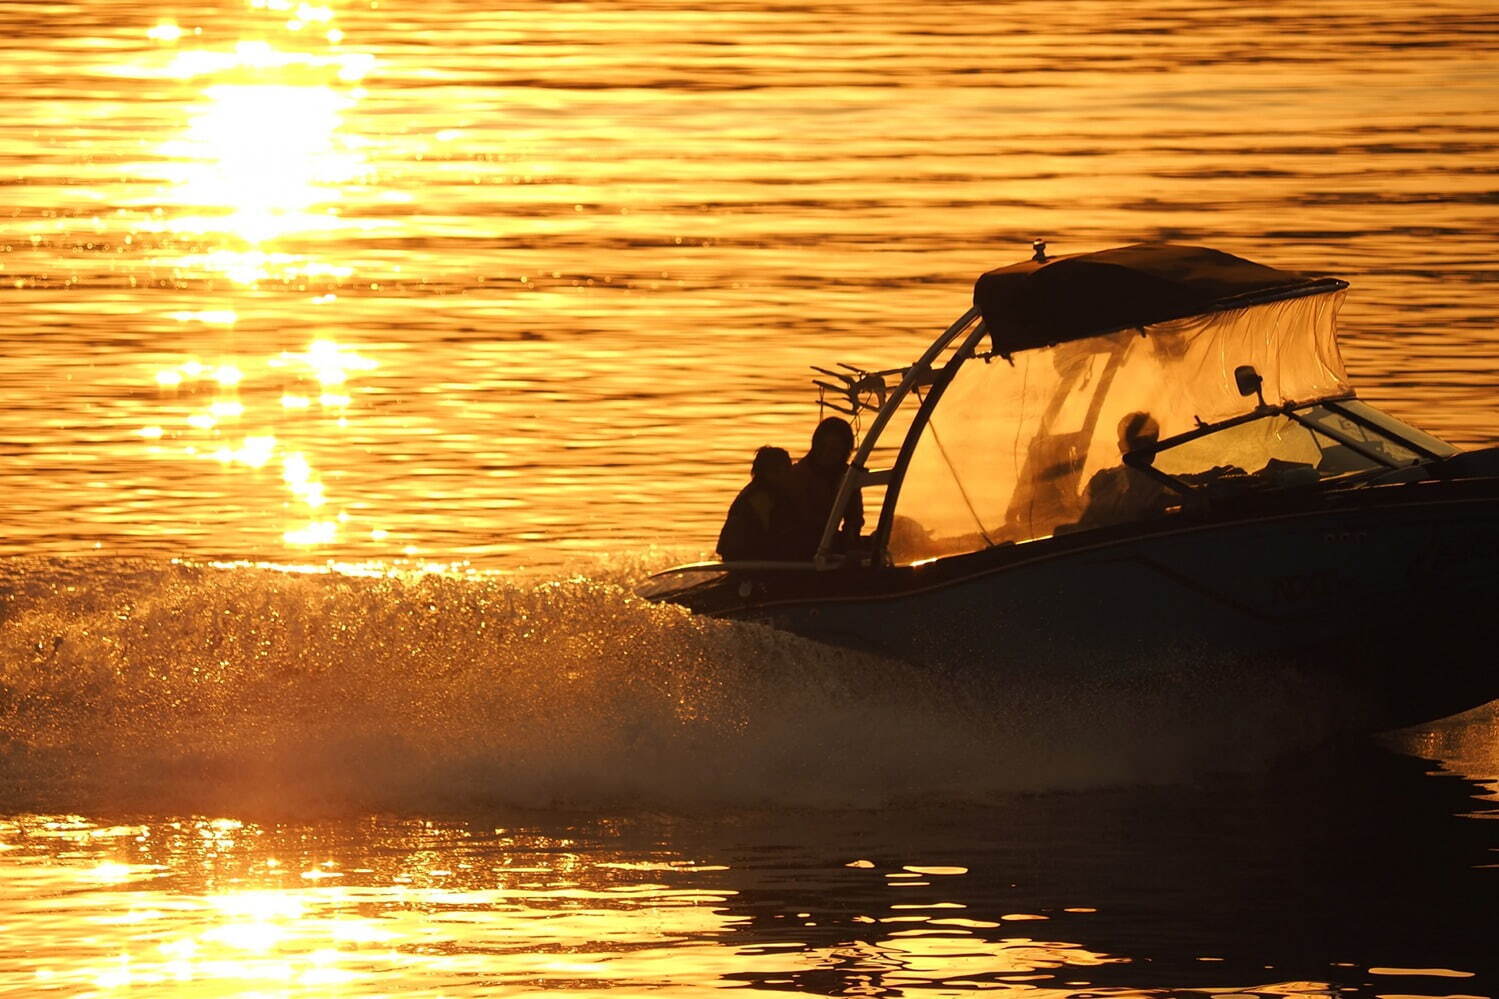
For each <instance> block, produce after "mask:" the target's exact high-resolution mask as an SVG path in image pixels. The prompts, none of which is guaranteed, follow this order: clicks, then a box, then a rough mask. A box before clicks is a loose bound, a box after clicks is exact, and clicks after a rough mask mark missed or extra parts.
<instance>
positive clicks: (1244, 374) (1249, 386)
mask: <svg viewBox="0 0 1499 999" xmlns="http://www.w3.org/2000/svg"><path fill="white" fill-rule="evenodd" d="M1234 384H1235V385H1237V386H1238V388H1239V394H1240V395H1242V396H1251V395H1258V394H1259V391H1260V386H1261V385H1263V384H1265V379H1263V378H1261V377H1260V373H1259V372H1258V371H1256V370H1254V365H1252V364H1241V365H1239V366H1238V367H1237V368H1234ZM1260 401H1261V402H1262V403H1263V402H1264V399H1263V398H1261V400H1260Z"/></svg>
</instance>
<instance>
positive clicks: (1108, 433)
mask: <svg viewBox="0 0 1499 999" xmlns="http://www.w3.org/2000/svg"><path fill="white" fill-rule="evenodd" d="M1346 288H1347V284H1346V283H1345V282H1344V281H1341V280H1339V279H1337V278H1332V277H1321V276H1312V275H1307V274H1301V273H1293V272H1287V271H1282V270H1277V269H1274V268H1271V267H1266V266H1263V265H1260V264H1256V263H1252V262H1250V261H1248V260H1244V259H1241V258H1239V257H1235V256H1232V255H1230V254H1227V253H1222V252H1219V251H1216V250H1211V249H1207V248H1203V247H1192V246H1180V245H1172V244H1160V243H1146V244H1138V245H1134V246H1127V247H1122V248H1118V249H1111V250H1105V251H1102V252H1096V253H1085V254H1077V255H1073V256H1061V257H1053V258H1048V257H1047V256H1046V252H1045V246H1044V244H1041V243H1038V244H1037V248H1036V252H1035V255H1034V257H1033V258H1032V259H1030V260H1028V261H1025V262H1023V263H1019V264H1016V265H1013V266H1009V267H1003V268H1000V269H998V270H994V271H991V272H989V273H987V274H984V275H983V276H981V277H980V278H979V279H978V282H977V284H976V286H975V289H974V307H973V308H972V309H971V310H969V311H968V312H967V313H966V314H964V315H963V316H962V317H961V318H960V319H959V320H958V321H957V322H955V323H954V324H953V325H952V326H951V327H949V328H948V329H947V330H945V331H944V332H943V333H942V334H941V335H940V336H938V337H937V338H936V340H934V341H933V342H932V344H931V345H930V346H929V347H928V348H927V350H926V352H925V353H923V354H922V355H921V357H920V358H918V359H917V360H916V362H915V363H913V364H912V365H910V366H909V367H906V368H901V369H895V370H891V371H875V372H868V371H862V370H859V369H856V368H851V367H847V366H844V367H842V368H840V369H838V370H823V369H819V370H820V371H821V377H820V378H819V381H818V384H819V386H820V387H821V389H822V391H823V393H824V396H823V401H824V403H825V404H829V405H832V406H833V408H835V409H838V410H841V411H843V412H844V413H846V414H848V415H849V416H850V418H852V419H855V420H860V421H862V420H864V418H866V417H870V416H872V419H869V420H868V421H867V427H866V429H865V432H864V433H863V436H862V440H861V441H860V443H859V446H858V448H857V450H856V451H855V453H854V455H853V459H852V461H851V463H850V465H849V469H848V471H847V473H846V475H845V477H844V480H843V483H842V488H841V490H840V492H839V494H838V497H837V501H836V503H835V505H834V509H833V512H832V515H831V517H830V518H829V520H828V523H827V525H826V528H825V529H824V531H823V535H822V542H821V547H820V549H819V551H818V552H817V554H816V556H815V558H812V559H810V560H808V561H806V562H731V563H699V564H696V565H691V566H680V567H677V568H675V569H670V570H667V571H666V572H664V573H660V574H658V575H657V576H655V577H653V578H652V579H651V580H650V581H649V582H648V583H647V584H646V585H645V586H644V587H642V589H641V593H642V595H644V596H646V597H647V598H649V599H652V600H657V601H669V602H673V603H677V604H681V605H683V606H685V607H688V608H690V609H692V610H693V611H696V612H698V613H701V614H707V615H712V616H715V617H723V618H733V619H739V620H748V621H757V622H761V623H764V624H768V625H771V626H773V627H776V628H782V629H785V630H788V631H791V632H794V633H796V634H799V635H803V636H806V637H809V638H812V639H815V640H818V641H821V642H827V643H831V644H834V645H840V646H849V647H854V648H859V649H866V650H874V651H878V652H880V653H882V654H884V655H887V656H891V657H896V658H900V659H904V660H907V661H911V662H916V663H923V664H933V665H938V666H942V667H963V668H985V669H989V670H994V671H998V675H1000V676H1003V675H1004V671H1006V670H1009V671H1015V672H1016V673H1017V675H1018V673H1019V672H1022V671H1023V672H1027V673H1028V674H1030V675H1034V674H1036V673H1038V672H1043V673H1045V674H1046V675H1047V676H1048V677H1049V678H1051V679H1054V680H1059V681H1062V682H1073V681H1078V682H1086V681H1087V679H1088V678H1089V677H1090V676H1094V675H1096V674H1097V673H1098V671H1100V670H1108V671H1110V672H1111V673H1112V674H1114V675H1118V674H1120V673H1126V674H1127V673H1130V672H1131V671H1133V672H1135V673H1137V674H1138V675H1139V676H1141V677H1150V676H1152V675H1154V676H1158V677H1168V676H1169V677H1176V678H1180V676H1181V675H1182V674H1181V671H1182V667H1183V664H1191V663H1205V662H1213V663H1230V664H1234V665H1235V667H1236V668H1241V669H1242V668H1249V669H1260V670H1265V669H1269V668H1275V669H1281V670H1291V671H1295V672H1296V673H1298V674H1300V675H1301V676H1303V677H1305V678H1308V679H1309V680H1310V681H1312V682H1314V683H1315V684H1318V685H1320V686H1321V687H1322V688H1324V689H1326V690H1328V691H1330V692H1332V693H1333V695H1334V701H1335V702H1336V703H1337V704H1338V706H1339V708H1338V718H1337V719H1336V720H1335V721H1334V722H1333V724H1335V725H1336V726H1337V727H1339V728H1342V729H1356V730H1376V729H1381V728H1388V727H1395V726H1399V725H1404V724H1410V723H1414V722H1417V721H1421V720H1426V719H1430V718H1435V717H1441V716H1444V715H1447V714H1452V713H1455V712H1458V711H1461V710H1464V709H1467V708H1470V707H1473V706H1476V705H1478V704H1481V703H1484V702H1485V701H1488V700H1490V699H1492V698H1494V697H1496V696H1499V671H1496V669H1495V663H1496V661H1499V657H1496V654H1495V650H1496V644H1499V448H1492V447H1491V448H1487V449H1483V450H1477V451H1466V452H1464V451H1460V450H1459V449H1458V448H1455V447H1453V446H1451V445H1449V444H1447V443H1445V442H1443V441H1441V440H1438V439H1436V438H1435V437H1432V436H1431V435H1429V434H1426V433H1423V432H1422V431H1420V430H1417V429H1415V428H1413V427H1410V426H1407V425H1406V424H1404V423H1402V422H1401V421H1399V420H1397V419H1394V418H1393V417H1391V416H1389V415H1387V414H1385V413H1382V412H1380V411H1379V410H1377V409H1375V408H1373V407H1371V406H1369V405H1367V404H1366V403H1364V402H1362V401H1360V400H1359V399H1358V398H1357V397H1356V395H1355V393H1354V391H1353V388H1352V386H1351V385H1350V384H1349V381H1348V378H1347V374H1346V372H1345V370H1344V366H1343V362H1342V359H1341V356H1340V354H1339V350H1338V345H1337V338H1336V317H1337V313H1338V309H1339V306H1340V305H1341V303H1342V301H1343V298H1344V295H1345V290H1346ZM856 498H862V501H863V503H864V505H865V506H866V507H867V508H869V509H870V510H875V509H877V510H878V516H877V517H871V523H872V529H871V530H869V532H868V533H867V534H866V535H865V536H864V537H862V538H859V539H858V540H857V541H854V542H845V541H844V540H843V538H842V532H840V529H839V525H840V523H841V521H842V515H843V511H844V509H845V508H846V507H847V505H848V504H849V503H850V502H851V501H854V500H855V499H856ZM1167 670H1169V672H1166V671H1167ZM1162 682H1176V681H1175V680H1171V681H1167V680H1164V679H1163V680H1162Z"/></svg>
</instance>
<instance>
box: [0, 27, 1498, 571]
mask: <svg viewBox="0 0 1499 999" xmlns="http://www.w3.org/2000/svg"><path fill="white" fill-rule="evenodd" d="M0 28H3V29H4V37H5V38H6V39H7V41H6V42H4V43H3V44H4V46H5V48H4V55H3V59H4V63H5V65H6V68H7V79H8V86H7V87H6V88H5V92H4V93H3V94H0V135H3V147H0V149H3V152H0V176H3V177H4V178H5V181H6V188H5V189H6V192H7V198H6V203H7V207H8V208H9V213H10V217H9V223H8V225H7V227H6V233H5V236H4V242H3V244H0V251H3V252H0V301H3V304H4V312H3V316H4V318H3V320H0V336H3V337H4V351H3V356H0V385H3V387H4V390H5V395H6V400H7V404H6V406H5V407H4V411H3V413H0V421H3V422H0V439H3V440H4V441H5V449H4V454H3V458H0V460H3V468H0V473H3V474H4V476H5V480H6V481H7V482H8V483H10V484H11V486H12V495H11V497H10V500H9V503H8V516H7V518H6V531H5V533H4V538H3V541H0V546H3V551H5V552H9V553H17V552H39V551H40V552H48V553H59V554H71V553H76V552H79V551H96V550H97V551H99V552H103V553H113V554H121V553H131V552H149V553H152V554H167V555H194V556H204V555H215V556H217V555H235V556H247V557H256V558H270V559H292V560H295V559H304V558H314V559H321V558H325V557H338V558H397V557H403V556H415V557H418V558H421V559H431V560H437V561H444V562H446V561H452V560H458V559H472V560H475V561H478V562H480V563H482V564H486V565H501V566H504V565H537V564H546V565H556V564H559V563H562V562H565V561H566V560H567V559H568V558H569V557H570V553H590V554H592V553H603V552H618V551H621V550H635V549H639V548H641V547H643V546H645V545H647V544H651V543H656V544H666V545H668V546H672V547H676V548H681V549H682V550H684V551H687V552H692V551H697V550H701V549H706V548H709V547H711V542H712V540H713V537H714V535H715V532H716V527H717V522H718V520H719V518H720V516H721V514H722V510H723V509H724V508H725V506H726V502H727V499H728V498H730V497H731V496H732V493H733V491H734V490H735V488H736V487H737V485H739V484H740V483H741V481H742V480H743V478H744V477H745V467H746V462H747V458H748V455H749V454H750V453H751V451H752V450H753V448H754V447H755V446H756V445H758V444H761V443H766V442H777V443H782V444H784V445H787V446H789V447H791V448H793V449H796V448H799V447H800V446H802V445H803V442H804V438H806V436H807V431H808V429H809V427H810V426H811V424H812V423H813V421H814V420H815V418H816V415H817V410H816V405H815V396H814V395H813V390H812V389H811V386H810V384H809V382H808V375H809V371H808V367H807V366H808V365H810V364H814V363H821V364H827V363H829V362H831V361H834V360H847V361H851V362H856V363H861V364H865V365H872V364H879V365H889V364H898V363H902V362H904V361H906V360H908V359H910V358H911V357H913V356H914V355H915V353H917V352H918V351H919V350H920V349H921V347H923V346H924V345H925V343H926V341H927V339H928V338H929V337H930V335H932V333H933V332H934V331H935V330H936V329H937V328H939V327H940V326H941V325H945V323H946V322H947V321H948V320H950V319H951V318H952V317H954V316H955V315H957V314H958V313H960V312H962V311H963V309H964V308H965V307H966V305H967V301H968V294H969V288H970V285H971V282H972V280H973V278H974V277H975V276H976V275H977V274H978V273H979V272H980V271H982V270H984V269H987V268H989V267H993V266H998V265H1001V264H1006V263H1010V262H1013V261H1015V260H1017V259H1021V258H1023V257H1024V256H1026V255H1027V254H1028V245H1029V242H1030V240H1031V239H1032V237H1035V236H1044V237H1047V238H1048V239H1049V240H1050V241H1051V246H1052V249H1053V252H1069V251H1080V250H1087V249H1096V248H1101V247H1105V246H1110V245H1118V244H1121V243H1125V242H1131V241H1138V240H1142V239H1162V238H1169V239H1175V240H1182V241H1190V242H1200V243H1205V244H1208V245H1213V246H1217V247H1221V248H1223V249H1227V250H1230V251H1234V252H1238V253H1241V254H1243V255H1246V256H1249V257H1251V258H1254V259H1258V260H1263V261H1265V262H1267V263H1271V264H1274V265H1279V266H1283V267H1287V268H1304V269H1315V270H1322V271H1327V272H1331V273H1335V274H1338V275H1341V276H1345V277H1347V278H1349V279H1350V280H1352V282H1353V285H1354V291H1353V294H1352V297H1351V299H1350V305H1349V307H1348V309H1347V311H1346V313H1345V329H1346V337H1345V346H1346V352H1347V355H1348V362H1349V365H1350V367H1351V369H1352V371H1353V373H1354V375H1355V378H1356V380H1357V384H1358V386H1359V388H1360V391H1361V392H1362V393H1363V394H1364V395H1365V396H1366V397H1367V398H1369V399H1370V400H1371V401H1374V402H1375V403H1377V404H1384V405H1387V406H1388V407H1389V408H1391V409H1392V410H1394V411H1395V412H1397V413H1398V414H1399V415H1401V416H1403V417H1406V418H1407V419H1409V420H1411V421H1413V422H1415V423H1417V424H1418V425H1421V426H1424V427H1426V428H1428V429H1430V430H1432V431H1434V432H1437V433H1439V434H1445V435H1446V436H1448V437H1450V438H1451V439H1452V440H1454V441H1455V442H1458V443H1462V444H1470V445H1471V444H1477V443H1482V442H1489V441H1492V440H1493V439H1494V438H1495V437H1496V435H1499V416H1496V414H1495V412H1494V408H1493V405H1492V390H1493V387H1494V384H1495V382H1496V376H1499V348H1496V340H1495V337H1494V333H1493V325H1494V319H1495V315H1496V309H1499V306H1496V300H1495V295H1494V288H1495V278H1494V275H1495V271H1494V265H1493V254H1494V250H1495V248H1496V244H1495V236H1496V234H1499V211H1496V208H1495V198H1496V194H1495V189H1494V174H1495V170H1496V168H1499V154H1496V152H1495V142H1494V140H1495V135H1496V130H1499V100H1496V96H1499V68H1496V65H1499V64H1496V60H1495V52H1496V48H1499V26H1496V25H1495V23H1494V19H1493V16H1492V8H1491V5H1489V4H1486V3H1482V2H1471V3H1470V2H1448V3H1439V4H1432V3H1425V2H1423V3H1420V4H1415V3H1410V4H1400V3H1396V4H1383V5H1370V4H1367V3H1350V2H1333V3H1326V4H1319V5H1317V7H1316V8H1315V9H1307V8H1305V6H1304V5H1298V4H1292V3H1283V4H1282V3H1274V4H1261V5H1255V6H1253V7H1248V8H1245V7H1239V6H1229V5H1221V4H1215V3H1180V4H1152V5H1144V6H1142V5H1139V4H1132V3H1110V2H1077V3H1066V4H1056V3H1040V2H1035V3H1031V2H1013V3H931V4H922V5H916V6H912V5H907V4H895V3H880V2H861V3H856V4H852V5H839V6H828V7H821V6H816V5H813V6H804V5H761V4H714V5H711V6H705V5H695V4H689V3H677V2H657V3H555V4H551V3H535V4H532V3H519V4H513V5H509V6H505V7H499V8H496V7H494V6H493V5H491V4H486V3H474V2H459V0H435V2H424V3H421V4H415V3H402V2H395V0H381V2H379V3H375V2H370V0H364V2H359V3H353V2H334V3H329V4H326V5H322V4H315V3H308V4H294V3H290V2H285V0H248V2H245V3H239V2H226V3H223V4H216V5H213V6H211V7H208V8H204V9H197V8H178V7H161V6H153V5H150V4H129V3H122V4H113V3H111V4H105V3H90V2H81V3H72V4H68V3H62V4H31V3H11V4H6V5H5V6H4V7H3V8H0Z"/></svg>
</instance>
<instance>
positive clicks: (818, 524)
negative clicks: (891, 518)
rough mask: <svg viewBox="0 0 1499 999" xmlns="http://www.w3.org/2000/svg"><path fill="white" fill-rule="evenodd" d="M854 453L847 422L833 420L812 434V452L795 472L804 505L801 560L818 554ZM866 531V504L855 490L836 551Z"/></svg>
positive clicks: (852, 433) (802, 512) (837, 536)
mask: <svg viewBox="0 0 1499 999" xmlns="http://www.w3.org/2000/svg"><path fill="white" fill-rule="evenodd" d="M853 453H854V428H853V427H851V426H849V423H848V421H847V420H844V419H840V418H839V417H836V416H830V417H828V418H827V419H825V420H823V421H822V422H821V423H819V424H818V425H817V429H816V430H814V431H813V432H812V446H811V448H810V449H809V450H808V451H807V453H806V454H805V455H803V456H802V458H801V459H800V460H799V461H798V462H797V463H796V465H795V466H794V468H793V469H792V471H793V473H794V483H795V488H796V490H797V493H798V494H799V495H800V497H801V504H802V511H801V514H802V531H803V535H802V539H801V543H800V545H799V555H798V557H800V558H811V557H812V556H814V555H816V554H817V548H818V545H819V544H821V543H822V532H823V528H824V527H826V526H827V522H828V517H829V516H831V514H832V512H833V504H834V503H835V502H836V501H837V499H838V489H839V487H841V486H842V484H843V476H844V473H846V472H847V471H848V458H849V455H851V454H853ZM863 527H864V501H863V499H862V497H861V496H860V495H859V492H858V490H855V491H854V495H853V498H852V499H851V500H850V501H849V504H848V509H847V510H846V511H845V512H844V515H843V523H842V525H841V526H840V528H839V531H838V534H837V535H836V544H837V547H838V548H839V549H840V550H845V549H847V548H848V547H849V546H850V545H851V544H852V543H853V542H856V541H857V540H858V539H859V531H860V530H861V529H862V528H863Z"/></svg>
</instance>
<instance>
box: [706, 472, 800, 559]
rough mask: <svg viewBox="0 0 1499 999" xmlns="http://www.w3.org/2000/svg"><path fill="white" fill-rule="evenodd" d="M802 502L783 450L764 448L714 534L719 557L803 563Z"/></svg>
mask: <svg viewBox="0 0 1499 999" xmlns="http://www.w3.org/2000/svg"><path fill="white" fill-rule="evenodd" d="M803 534H804V531H803V528H802V518H801V497H800V496H799V495H798V493H797V487H796V483H795V481H794V477H793V475H792V471H791V455H789V454H787V453H786V449H785V448H780V447H762V448H760V449H759V450H758V451H756V452H755V460H754V463H753V464H752V465H751V466H750V481H749V485H747V486H745V487H744V488H743V489H741V490H740V491H739V495H738V496H736V497H734V502H733V503H732V504H731V505H730V506H729V515H728V517H727V518H726V519H725V520H724V524H723V530H722V531H720V532H719V534H718V554H719V556H720V557H721V558H722V559H723V560H724V561H726V562H737V561H745V560H769V561H783V560H787V559H797V558H803V557H805V556H803V555H801V554H800V548H801V545H802V541H801V539H802V535H803Z"/></svg>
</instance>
